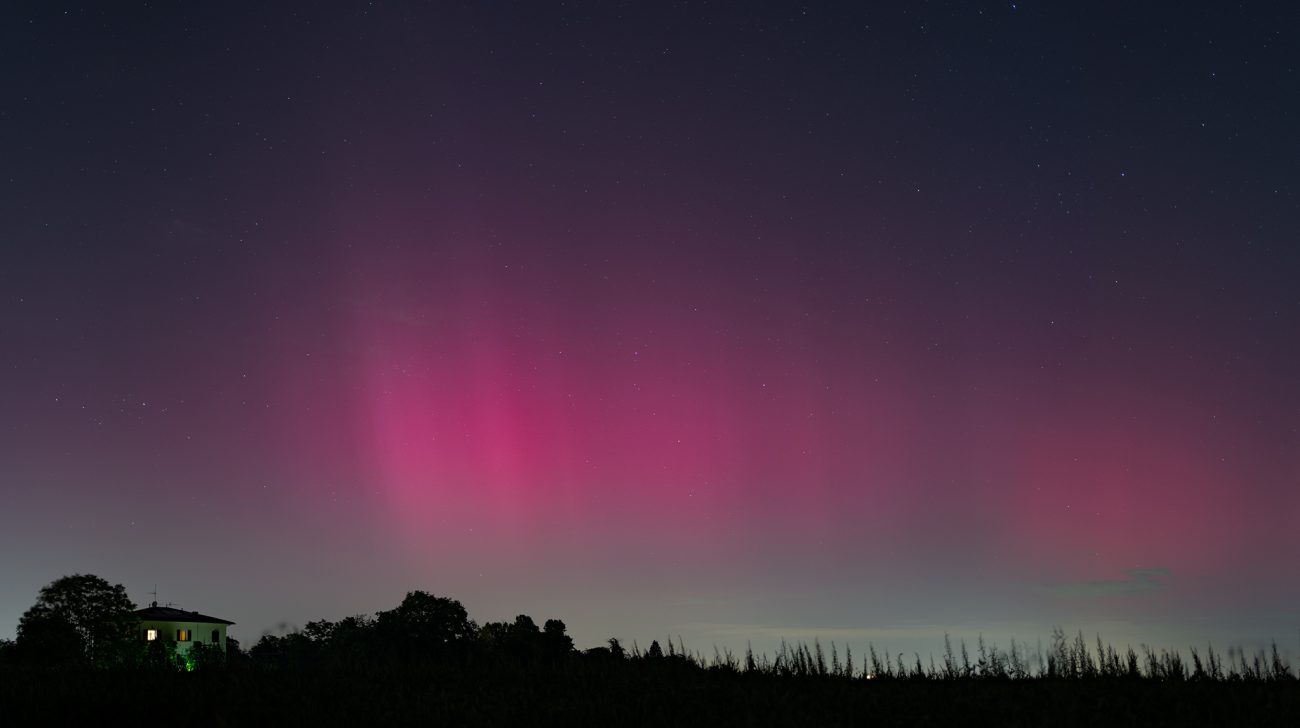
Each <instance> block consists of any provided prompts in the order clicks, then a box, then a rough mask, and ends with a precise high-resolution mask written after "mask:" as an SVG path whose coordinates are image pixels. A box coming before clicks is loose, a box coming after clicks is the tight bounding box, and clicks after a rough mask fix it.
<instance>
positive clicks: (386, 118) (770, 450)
mask: <svg viewBox="0 0 1300 728" xmlns="http://www.w3.org/2000/svg"><path fill="white" fill-rule="evenodd" d="M191 5H193V4H184V3H153V4H147V5H146V4H138V5H137V4H113V5H111V6H98V5H92V6H88V7H83V6H79V5H75V4H66V5H61V4H55V3H18V4H14V5H10V6H7V7H6V9H4V10H3V11H0V16H2V18H3V21H2V22H0V54H3V58H4V63H3V65H2V66H0V68H2V69H3V70H0V74H3V78H4V84H3V88H4V89H5V91H4V95H3V99H2V101H0V138H2V139H3V140H4V141H3V144H2V146H0V150H2V151H0V154H2V157H0V172H2V174H0V185H2V186H3V194H0V242H2V248H3V252H4V257H3V264H0V294H2V298H0V337H2V338H0V433H3V434H2V436H0V490H2V493H3V506H2V507H0V551H2V552H3V553H4V554H5V557H4V559H3V570H2V571H0V576H2V582H3V588H2V589H0V637H6V636H8V637H12V630H13V627H14V625H15V624H16V622H17V619H18V616H19V615H20V614H21V613H22V611H23V610H24V609H26V608H27V607H28V606H30V604H31V602H32V599H33V598H34V596H35V594H36V592H37V590H38V589H39V588H40V586H41V585H43V584H45V583H47V582H49V581H51V580H52V579H54V578H57V577H58V576H61V575H64V574H70V573H74V572H92V573H96V574H99V575H101V576H103V577H105V578H107V579H109V580H110V581H112V582H115V583H116V582H121V583H124V584H125V585H126V586H127V588H128V590H129V591H130V593H131V595H132V597H133V598H134V599H135V601H136V602H138V603H147V602H148V601H149V600H150V599H151V597H150V596H149V592H150V591H152V590H153V589H154V587H155V585H156V586H157V589H158V592H159V599H160V600H161V601H163V602H169V601H170V602H175V603H177V604H179V605H181V606H184V607H185V608H188V609H197V610H200V611H204V612H206V613H211V614H215V615H218V616H221V617H223V618H227V619H230V620H233V621H235V622H236V623H237V625H236V626H235V627H233V628H232V634H234V635H235V636H237V637H238V638H239V639H240V640H241V641H242V642H243V643H244V644H245V646H248V645H249V644H251V643H252V642H253V641H255V640H256V638H257V636H258V635H259V634H260V633H261V632H262V631H263V630H271V631H275V630H279V629H285V628H288V627H286V625H289V626H291V625H295V624H297V625H301V624H303V623H305V622H307V621H309V620H313V619H320V618H331V619H334V618H339V617H342V616H346V615H348V614H352V613H357V612H373V611H375V610H377V609H384V608H389V607H391V606H392V605H393V604H396V603H397V601H399V600H400V598H401V595H402V594H403V593H404V592H405V591H407V590H409V589H426V590H429V591H431V592H434V593H436V594H439V595H446V596H451V597H454V598H457V599H460V600H461V601H463V602H464V603H465V605H466V607H467V608H468V609H469V611H470V613H471V615H472V616H474V617H476V618H478V619H480V620H488V619H505V618H511V617H513V616H514V615H515V614H517V613H527V614H531V615H533V616H534V617H536V618H539V619H545V618H548V617H560V618H563V619H564V620H565V621H566V622H567V623H568V625H569V629H570V633H571V634H573V636H574V637H575V639H576V640H577V643H578V646H579V647H588V646H592V645H595V644H598V643H600V642H601V641H603V640H604V639H605V638H606V637H610V636H618V637H621V638H623V639H625V640H627V641H629V642H630V641H631V640H633V639H637V640H640V641H641V643H642V644H643V645H644V644H645V643H647V642H648V641H649V640H650V639H653V638H658V639H663V638H664V637H665V636H667V635H673V636H676V635H682V636H683V638H684V639H685V641H686V643H687V644H688V646H691V647H693V648H697V649H701V650H709V649H711V647H712V645H713V644H718V645H729V646H732V647H733V648H734V647H737V646H739V647H741V648H743V646H744V644H745V643H746V641H752V642H753V644H754V645H755V646H756V647H763V646H765V645H768V644H771V642H772V641H773V640H775V639H777V638H778V637H779V636H781V635H785V636H788V637H790V638H801V637H812V636H820V637H821V638H822V639H823V640H830V639H835V640H838V641H841V642H844V641H848V642H850V643H852V644H854V645H855V649H856V646H857V645H858V644H865V643H866V641H867V640H869V639H870V640H873V641H875V643H876V644H881V643H882V642H883V643H885V644H889V645H892V646H897V647H898V648H899V649H908V650H910V649H913V645H916V646H917V647H916V649H925V648H927V646H928V645H930V644H932V642H933V640H934V639H936V637H937V638H940V639H941V637H942V634H943V632H944V631H945V630H947V631H951V632H952V633H953V634H954V635H964V636H967V637H972V636H974V635H975V634H976V633H978V632H983V633H985V634H988V635H994V636H1007V635H1011V634H1015V635H1016V636H1018V637H1021V638H1025V639H1031V638H1036V637H1039V636H1043V635H1045V634H1046V633H1047V630H1049V629H1050V626H1051V625H1052V624H1057V623H1059V624H1063V625H1065V626H1066V627H1067V629H1075V628H1080V629H1084V630H1086V631H1088V632H1089V634H1090V635H1091V632H1092V631H1101V632H1102V634H1103V636H1106V637H1108V638H1113V639H1115V640H1116V641H1117V643H1122V642H1123V641H1125V640H1131V641H1133V642H1134V643H1135V644H1136V643H1137V642H1138V641H1141V640H1146V641H1148V642H1153V643H1155V642H1162V641H1168V642H1176V643H1179V644H1184V643H1196V644H1201V643H1204V642H1205V641H1207V640H1214V641H1215V642H1216V643H1218V644H1226V643H1227V642H1229V641H1240V642H1242V643H1246V644H1253V642H1254V641H1257V640H1261V639H1268V638H1273V637H1275V638H1277V639H1279V640H1280V641H1282V642H1283V643H1285V644H1286V645H1288V648H1287V649H1289V650H1294V649H1296V646H1295V644H1294V635H1295V630H1296V629H1297V627H1300V609H1298V608H1297V604H1300V566H1298V565H1297V564H1300V559H1297V558H1296V557H1297V554H1298V553H1300V545H1297V540H1296V525H1297V523H1298V518H1297V517H1298V516H1300V385H1298V384H1297V382H1298V380H1297V377H1296V372H1297V371H1300V286H1298V285H1297V283H1296V281H1297V279H1298V278H1300V245H1297V241H1298V240H1300V205H1298V198H1297V193H1298V192H1300V189H1298V188H1297V186H1296V179H1295V174H1294V170H1295V160H1296V159H1298V158H1300V156H1298V155H1300V136H1297V133H1296V128H1297V127H1296V116H1297V102H1296V99H1297V98H1300V95H1298V94H1300V74H1298V72H1297V69H1296V63H1295V55H1294V48H1295V47H1296V40H1295V38H1294V34H1295V31H1294V28H1293V24H1292V23H1287V22H1283V18H1284V13H1285V6H1284V5H1280V4H1278V5H1273V4H1261V5H1259V6H1258V7H1256V8H1254V9H1252V10H1250V11H1249V12H1247V11H1243V10H1239V9H1232V8H1228V7H1226V6H1225V7H1221V8H1220V7H1217V6H1216V7H1207V8H1199V9H1198V8H1196V7H1179V8H1177V9H1176V10H1175V11H1173V12H1167V11H1157V10H1156V9H1144V8H1141V7H1134V6H1132V5H1131V4H1118V3H1032V2H1031V3H1017V4H1009V3H928V4H912V3H898V4H889V5H884V4H880V5H877V4H867V3H864V4H857V3H828V4H824V5H807V6H803V5H794V4H792V5H780V4H773V5H769V6H765V7H763V8H757V7H752V6H751V4H743V5H735V6H717V5H699V6H693V5H691V4H688V5H687V6H686V7H672V8H669V7H665V6H662V4H659V3H649V4H614V3H563V4H561V3H521V4H509V3H506V4H493V7H492V9H486V8H485V7H483V5H484V4H483V3H416V2H405V3H403V2H374V3H330V4H324V5H316V4H289V5H297V7H296V9H289V8H288V7H287V6H286V7H277V8H268V7H264V6H263V5H262V4H239V3H234V4H225V3H223V4H219V5H212V6H210V7H192V6H191ZM1192 5H1193V6H1194V5H1196V4H1192ZM326 6H328V7H326Z"/></svg>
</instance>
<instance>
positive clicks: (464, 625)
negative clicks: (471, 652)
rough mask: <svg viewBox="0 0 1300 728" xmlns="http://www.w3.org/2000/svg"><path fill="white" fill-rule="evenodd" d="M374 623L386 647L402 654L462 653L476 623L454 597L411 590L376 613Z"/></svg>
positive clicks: (472, 634)
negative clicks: (387, 608) (385, 609)
mask: <svg viewBox="0 0 1300 728" xmlns="http://www.w3.org/2000/svg"><path fill="white" fill-rule="evenodd" d="M375 626H376V628H377V630H378V632H379V634H380V635H382V636H383V638H384V640H385V642H386V643H387V645H388V647H389V649H391V650H393V651H394V652H396V653H398V654H401V655H403V656H405V657H415V656H416V655H423V656H435V657H437V656H445V655H449V654H453V653H462V652H463V649H464V648H465V647H466V646H467V645H468V644H469V642H470V641H471V640H473V639H474V638H475V636H476V635H477V633H478V625H476V624H475V623H474V620H472V619H470V618H469V613H468V612H466V611H465V607H464V605H462V604H461V603H460V602H458V601H456V600H455V599H448V598H447V597H435V596H433V595H432V594H429V593H428V592H423V591H413V592H408V593H407V594H406V598H405V599H403V600H402V603H401V604H399V605H397V607H396V608H394V609H390V610H388V611H383V612H378V613H377V614H376V615H375Z"/></svg>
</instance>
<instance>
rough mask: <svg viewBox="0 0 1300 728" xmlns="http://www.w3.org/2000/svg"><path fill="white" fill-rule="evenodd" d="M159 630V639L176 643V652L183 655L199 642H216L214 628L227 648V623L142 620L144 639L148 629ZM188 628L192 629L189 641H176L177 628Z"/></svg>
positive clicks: (222, 645) (222, 646) (223, 648)
mask: <svg viewBox="0 0 1300 728" xmlns="http://www.w3.org/2000/svg"><path fill="white" fill-rule="evenodd" d="M150 629H156V630H158V639H160V640H166V641H168V642H175V643H176V654H178V655H183V654H185V653H186V652H189V651H190V647H191V646H193V645H196V644H199V643H203V644H205V645H210V644H214V643H213V642H212V630H214V629H215V630H217V642H216V643H215V644H217V645H218V646H219V647H220V648H221V649H222V650H223V651H224V650H225V649H226V625H224V624H212V623H211V622H164V621H159V620H154V619H142V620H140V630H141V631H140V638H141V639H144V635H145V634H147V632H146V630H150ZM178 629H188V630H189V631H190V641H189V642H176V630H178Z"/></svg>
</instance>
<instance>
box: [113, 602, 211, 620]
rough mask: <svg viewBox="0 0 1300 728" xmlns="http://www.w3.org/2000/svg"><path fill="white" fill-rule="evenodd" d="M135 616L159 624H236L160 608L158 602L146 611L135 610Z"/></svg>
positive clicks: (182, 611)
mask: <svg viewBox="0 0 1300 728" xmlns="http://www.w3.org/2000/svg"><path fill="white" fill-rule="evenodd" d="M135 616H137V617H139V618H140V619H152V620H156V621H159V622H204V623H206V624H234V622H231V621H230V620H228V619H221V618H219V617H209V616H208V615H206V614H199V613H198V612H187V611H185V610H184V609H177V608H175V607H160V606H158V602H154V603H153V604H151V605H150V606H147V607H145V608H144V609H137V610H135Z"/></svg>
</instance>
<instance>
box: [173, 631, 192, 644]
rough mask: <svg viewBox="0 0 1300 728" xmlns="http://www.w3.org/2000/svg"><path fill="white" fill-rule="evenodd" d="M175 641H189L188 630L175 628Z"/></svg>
mask: <svg viewBox="0 0 1300 728" xmlns="http://www.w3.org/2000/svg"><path fill="white" fill-rule="evenodd" d="M176 641H177V642H189V641H190V631H189V630H188V629H178V630H176Z"/></svg>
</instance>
